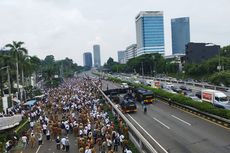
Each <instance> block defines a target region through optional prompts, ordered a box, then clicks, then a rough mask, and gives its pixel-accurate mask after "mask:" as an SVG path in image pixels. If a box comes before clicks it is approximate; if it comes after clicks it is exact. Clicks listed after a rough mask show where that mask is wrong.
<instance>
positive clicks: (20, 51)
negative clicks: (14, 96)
mask: <svg viewBox="0 0 230 153" xmlns="http://www.w3.org/2000/svg"><path fill="white" fill-rule="evenodd" d="M23 44H24V42H21V41H19V42H16V41H13V42H12V44H7V45H6V46H5V47H7V48H9V50H10V51H11V53H12V55H13V57H14V58H15V59H16V63H15V64H16V72H17V73H16V80H17V92H18V94H19V62H21V61H22V57H23V55H26V54H27V53H28V51H27V49H26V48H24V47H22V45H23ZM22 72H23V71H22Z"/></svg>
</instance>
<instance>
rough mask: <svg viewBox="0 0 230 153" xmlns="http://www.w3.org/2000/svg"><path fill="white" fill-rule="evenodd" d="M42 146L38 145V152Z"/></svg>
mask: <svg viewBox="0 0 230 153" xmlns="http://www.w3.org/2000/svg"><path fill="white" fill-rule="evenodd" d="M40 148H41V145H39V147H38V149H37V151H36V153H38V152H39V150H40Z"/></svg>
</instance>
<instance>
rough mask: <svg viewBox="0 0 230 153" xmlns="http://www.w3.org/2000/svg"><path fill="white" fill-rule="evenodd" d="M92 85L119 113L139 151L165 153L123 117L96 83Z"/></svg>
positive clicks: (143, 152)
mask: <svg viewBox="0 0 230 153" xmlns="http://www.w3.org/2000/svg"><path fill="white" fill-rule="evenodd" d="M92 83H93V85H94V86H95V87H96V88H97V89H98V90H99V91H100V93H101V94H102V95H103V96H104V98H105V99H106V101H107V103H108V104H109V105H111V106H112V108H113V112H114V113H116V114H117V115H119V117H121V118H122V119H123V120H124V121H125V123H126V125H127V126H128V127H129V135H130V139H131V140H132V142H133V143H134V144H135V145H136V147H137V148H138V150H139V152H141V153H167V152H165V151H164V150H162V148H160V146H157V144H154V147H153V145H151V144H150V143H149V142H148V141H147V140H146V139H145V137H143V135H142V134H141V133H140V132H139V131H138V130H137V129H136V128H135V127H134V125H133V124H132V123H131V122H130V121H129V120H128V119H127V118H126V117H125V115H124V114H123V113H122V112H121V111H120V110H119V108H118V107H117V105H115V104H113V102H112V101H111V100H110V99H109V98H108V97H107V95H106V94H105V93H104V92H103V91H102V90H101V89H100V88H99V87H97V86H96V84H95V83H94V82H93V81H92Z"/></svg>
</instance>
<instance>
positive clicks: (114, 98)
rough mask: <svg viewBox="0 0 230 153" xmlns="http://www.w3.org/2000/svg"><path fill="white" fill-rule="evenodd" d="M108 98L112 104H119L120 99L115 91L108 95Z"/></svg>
mask: <svg viewBox="0 0 230 153" xmlns="http://www.w3.org/2000/svg"><path fill="white" fill-rule="evenodd" d="M109 98H110V99H111V100H112V102H114V103H116V104H119V102H120V98H119V96H118V93H117V92H115V91H114V92H111V93H110V95H109Z"/></svg>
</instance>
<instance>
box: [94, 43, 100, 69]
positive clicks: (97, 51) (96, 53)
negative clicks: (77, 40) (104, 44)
mask: <svg viewBox="0 0 230 153" xmlns="http://www.w3.org/2000/svg"><path fill="white" fill-rule="evenodd" d="M93 59H94V67H100V66H101V54H100V45H93Z"/></svg>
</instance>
